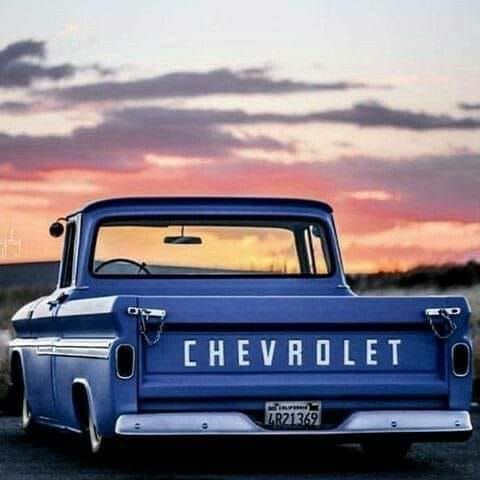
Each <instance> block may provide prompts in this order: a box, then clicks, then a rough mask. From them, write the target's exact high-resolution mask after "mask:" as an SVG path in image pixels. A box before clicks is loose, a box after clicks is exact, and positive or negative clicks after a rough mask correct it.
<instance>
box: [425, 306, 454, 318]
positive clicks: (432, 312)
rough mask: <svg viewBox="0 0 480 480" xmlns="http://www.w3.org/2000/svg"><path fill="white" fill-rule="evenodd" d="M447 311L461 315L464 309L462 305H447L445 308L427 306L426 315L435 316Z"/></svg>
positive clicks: (448, 313) (447, 312)
mask: <svg viewBox="0 0 480 480" xmlns="http://www.w3.org/2000/svg"><path fill="white" fill-rule="evenodd" d="M442 313H445V314H446V315H460V314H461V313H462V309H461V308H460V307H445V308H427V309H426V310H425V315H427V317H432V316H433V317H435V316H437V315H441V314H442Z"/></svg>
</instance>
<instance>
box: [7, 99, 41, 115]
mask: <svg viewBox="0 0 480 480" xmlns="http://www.w3.org/2000/svg"><path fill="white" fill-rule="evenodd" d="M34 105H35V104H33V103H30V102H17V101H11V102H2V103H0V113H2V112H5V113H10V114H13V115H17V114H19V115H23V114H25V113H31V112H32V110H33V108H34Z"/></svg>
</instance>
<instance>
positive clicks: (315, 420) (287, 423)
mask: <svg viewBox="0 0 480 480" xmlns="http://www.w3.org/2000/svg"><path fill="white" fill-rule="evenodd" d="M321 413H322V405H321V403H320V402H308V401H305V402H297V401H294V402H266V403H265V424H266V425H267V426H270V427H274V428H294V427H296V428H303V429H308V428H318V427H319V426H320V424H321V419H322V416H321Z"/></svg>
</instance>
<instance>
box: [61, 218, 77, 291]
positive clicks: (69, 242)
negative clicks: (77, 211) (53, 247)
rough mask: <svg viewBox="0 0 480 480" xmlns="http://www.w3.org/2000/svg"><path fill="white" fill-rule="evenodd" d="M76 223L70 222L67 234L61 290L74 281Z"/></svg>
mask: <svg viewBox="0 0 480 480" xmlns="http://www.w3.org/2000/svg"><path fill="white" fill-rule="evenodd" d="M75 234H76V223H75V222H69V223H68V224H67V229H66V233H65V243H64V246H63V258H62V273H61V276H60V288H63V287H69V286H70V285H71V284H72V280H73V264H74V255H75V236H76V235H75Z"/></svg>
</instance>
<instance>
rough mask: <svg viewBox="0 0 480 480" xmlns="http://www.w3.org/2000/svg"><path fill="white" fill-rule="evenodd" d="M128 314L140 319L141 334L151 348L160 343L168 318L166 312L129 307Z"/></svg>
mask: <svg viewBox="0 0 480 480" xmlns="http://www.w3.org/2000/svg"><path fill="white" fill-rule="evenodd" d="M127 313H128V314H129V315H135V316H138V317H139V318H140V333H141V335H142V336H143V338H144V339H145V342H146V343H147V345H148V346H149V347H153V345H156V344H157V343H158V342H159V341H160V337H161V336H162V333H163V327H164V325H165V318H166V316H167V311H166V310H160V309H155V308H140V307H128V308H127Z"/></svg>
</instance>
